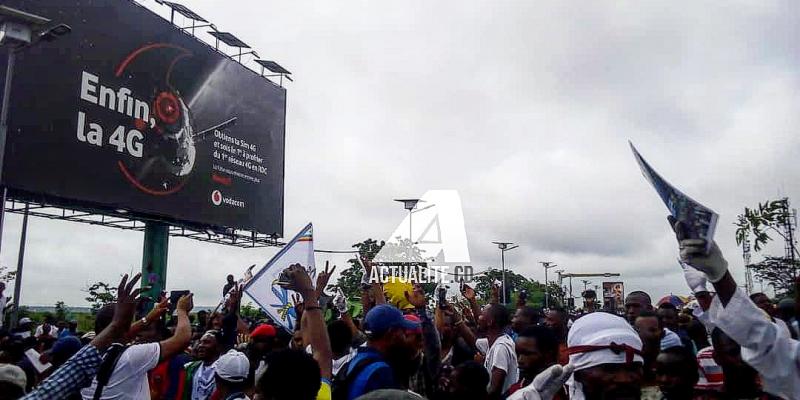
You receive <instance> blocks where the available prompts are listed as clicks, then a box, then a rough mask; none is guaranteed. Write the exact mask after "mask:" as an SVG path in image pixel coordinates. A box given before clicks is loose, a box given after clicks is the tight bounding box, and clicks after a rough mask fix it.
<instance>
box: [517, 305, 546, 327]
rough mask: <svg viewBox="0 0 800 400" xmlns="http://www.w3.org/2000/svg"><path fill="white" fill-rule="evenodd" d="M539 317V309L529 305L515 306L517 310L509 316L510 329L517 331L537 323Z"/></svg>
mask: <svg viewBox="0 0 800 400" xmlns="http://www.w3.org/2000/svg"><path fill="white" fill-rule="evenodd" d="M541 319H542V314H541V312H539V310H537V309H535V308H533V307H531V306H524V307H520V308H517V311H516V312H514V316H513V317H511V329H513V330H514V332H517V333H519V332H522V331H524V330H525V329H527V328H529V327H531V326H534V325H537V324H538V323H539V321H540V320H541Z"/></svg>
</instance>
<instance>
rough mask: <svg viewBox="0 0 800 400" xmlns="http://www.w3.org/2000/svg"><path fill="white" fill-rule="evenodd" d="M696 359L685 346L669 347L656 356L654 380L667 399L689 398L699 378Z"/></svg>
mask: <svg viewBox="0 0 800 400" xmlns="http://www.w3.org/2000/svg"><path fill="white" fill-rule="evenodd" d="M697 369H698V365H697V359H696V358H695V356H694V354H692V352H691V351H690V350H689V349H687V348H685V347H682V346H681V347H671V348H669V349H665V350H663V351H662V352H661V353H659V354H658V357H656V381H657V382H658V387H659V389H661V393H662V394H663V395H664V397H666V399H667V400H684V399H691V398H692V394H693V392H694V386H695V385H696V384H697V380H698V379H699V374H698V371H697Z"/></svg>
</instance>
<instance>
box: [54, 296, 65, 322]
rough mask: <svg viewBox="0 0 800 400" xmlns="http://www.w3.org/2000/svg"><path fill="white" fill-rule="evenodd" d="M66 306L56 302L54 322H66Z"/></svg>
mask: <svg viewBox="0 0 800 400" xmlns="http://www.w3.org/2000/svg"><path fill="white" fill-rule="evenodd" d="M67 312H68V310H67V306H66V305H65V304H64V302H63V301H57V302H56V315H55V319H56V321H66V320H67Z"/></svg>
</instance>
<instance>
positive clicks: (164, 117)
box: [154, 92, 181, 124]
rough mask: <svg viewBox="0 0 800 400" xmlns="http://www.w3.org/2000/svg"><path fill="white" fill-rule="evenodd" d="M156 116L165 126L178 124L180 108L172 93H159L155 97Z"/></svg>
mask: <svg viewBox="0 0 800 400" xmlns="http://www.w3.org/2000/svg"><path fill="white" fill-rule="evenodd" d="M154 108H155V110H156V116H157V117H158V119H160V120H161V121H164V123H167V124H174V123H176V122H178V118H180V116H181V106H180V103H179V102H178V98H177V97H175V95H174V94H173V93H170V92H161V93H159V94H158V96H156V101H155V107H154Z"/></svg>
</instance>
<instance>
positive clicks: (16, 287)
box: [11, 204, 29, 328]
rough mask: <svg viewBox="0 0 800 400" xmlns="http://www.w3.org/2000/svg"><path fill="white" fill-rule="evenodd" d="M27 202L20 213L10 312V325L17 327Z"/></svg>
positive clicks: (26, 233) (26, 229) (26, 223)
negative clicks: (20, 231) (15, 272)
mask: <svg viewBox="0 0 800 400" xmlns="http://www.w3.org/2000/svg"><path fill="white" fill-rule="evenodd" d="M28 207H29V206H28V204H25V213H24V214H22V234H21V236H20V238H19V254H18V255H17V274H16V276H15V277H14V312H13V313H12V314H11V327H12V328H16V327H17V321H19V296H20V292H21V289H22V266H23V264H24V262H25V241H26V239H27V237H28Z"/></svg>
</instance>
